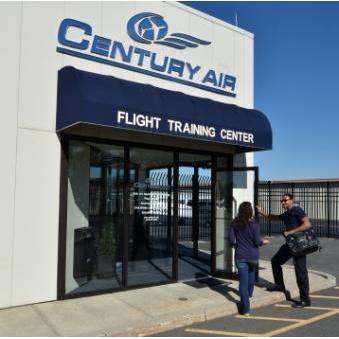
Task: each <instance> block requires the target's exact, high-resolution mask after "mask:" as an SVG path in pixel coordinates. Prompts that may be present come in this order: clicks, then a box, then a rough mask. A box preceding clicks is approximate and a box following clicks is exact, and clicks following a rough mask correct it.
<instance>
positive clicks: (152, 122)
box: [116, 110, 254, 144]
mask: <svg viewBox="0 0 339 339" xmlns="http://www.w3.org/2000/svg"><path fill="white" fill-rule="evenodd" d="M116 123H117V124H118V125H119V126H121V127H123V128H124V127H125V128H136V129H142V130H151V131H160V130H161V131H162V130H164V129H163V127H166V128H165V131H167V133H170V134H176V135H180V134H182V135H187V136H191V137H203V138H206V137H207V138H211V139H219V140H223V141H233V142H234V141H235V142H241V143H247V144H254V135H253V134H252V133H247V132H242V131H235V130H232V129H227V128H220V129H217V128H215V127H213V126H206V125H201V124H195V123H189V122H183V121H180V120H174V119H164V120H163V119H162V118H160V117H155V116H150V115H145V114H139V113H129V112H126V111H122V110H118V111H117V115H116ZM163 124H165V126H163Z"/></svg>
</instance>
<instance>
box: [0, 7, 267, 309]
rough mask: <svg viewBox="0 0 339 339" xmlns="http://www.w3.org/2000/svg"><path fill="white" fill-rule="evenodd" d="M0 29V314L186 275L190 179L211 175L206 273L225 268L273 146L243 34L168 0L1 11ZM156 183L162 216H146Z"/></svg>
mask: <svg viewBox="0 0 339 339" xmlns="http://www.w3.org/2000/svg"><path fill="white" fill-rule="evenodd" d="M0 30H1V32H2V38H1V43H2V48H1V51H0V67H1V78H0V86H1V87H0V89H1V101H0V112H1V117H2V119H1V120H2V123H1V127H0V129H1V133H0V138H1V143H0V144H1V154H2V164H1V169H0V173H1V176H0V177H1V188H2V194H1V196H2V200H1V215H2V220H1V237H0V273H1V279H0V308H5V307H10V306H16V305H23V304H30V303H36V302H43V301H50V300H56V299H61V298H67V297H69V296H74V295H83V294H84V293H90V294H93V293H102V292H112V291H115V290H117V289H120V290H121V289H124V288H126V287H128V286H139V285H149V284H158V283H163V282H173V281H177V280H180V279H182V277H181V270H182V269H183V266H180V265H183V264H181V261H180V258H181V256H185V255H188V256H189V254H187V253H188V252H187V253H186V252H185V253H186V254H185V253H184V250H185V249H184V250H183V247H182V245H181V244H179V239H178V228H180V227H182V225H181V223H180V209H178V198H177V194H178V189H180V187H179V188H178V185H179V186H180V182H179V183H178V174H180V173H188V172H187V171H188V168H190V169H191V170H192V169H193V171H194V175H195V177H194V178H193V179H192V180H193V182H192V185H193V186H194V185H196V186H195V187H196V189H197V190H198V191H199V185H198V184H197V182H198V179H197V178H198V176H199V170H200V169H201V168H205V169H206V168H207V169H209V170H210V175H211V188H210V193H208V194H210V197H211V198H209V199H210V201H211V213H210V216H209V217H210V220H211V222H210V225H211V226H210V229H209V232H210V237H209V239H210V248H209V251H207V252H209V253H210V256H209V259H208V260H210V261H209V262H208V263H207V266H206V261H205V264H204V265H205V266H204V269H205V271H206V270H207V271H208V273H209V274H212V275H218V274H224V273H227V272H229V271H230V270H231V261H230V260H231V256H230V252H229V249H228V245H227V239H226V229H227V225H228V223H229V221H230V219H231V218H232V215H233V214H234V207H236V205H235V203H237V204H238V203H239V202H240V201H242V200H244V199H246V200H253V195H254V191H253V187H254V186H253V182H254V173H255V171H254V169H253V168H252V166H253V153H252V152H253V151H255V150H260V149H270V148H271V146H272V133H271V127H270V124H269V122H268V120H267V119H266V117H265V116H264V115H263V114H262V113H260V112H258V111H256V110H254V109H253V90H254V89H253V35H252V34H251V33H249V32H246V31H244V30H242V29H240V28H238V27H234V26H232V25H229V24H227V23H225V22H222V21H220V20H218V19H216V18H213V17H211V16H208V15H206V14H204V13H201V12H199V11H196V10H194V9H191V8H189V7H186V6H184V5H182V4H179V3H173V2H135V3H132V2H112V3H110V2H46V3H44V2H24V3H19V2H7V3H6V2H3V3H0ZM69 66H70V67H69ZM146 85H151V86H152V87H151V86H146ZM234 105H236V106H234ZM233 167H240V168H241V169H239V170H238V171H236V172H234V171H232V168H233ZM245 167H249V168H250V169H245ZM151 171H153V173H156V172H157V171H158V172H159V173H160V172H162V173H165V177H163V178H162V180H165V181H166V180H167V182H166V183H163V187H164V194H163V199H164V201H167V202H168V204H170V205H168V206H172V208H166V209H164V210H165V211H167V212H168V211H172V212H171V214H172V215H165V216H164V215H163V216H161V217H159V215H157V214H156V215H155V216H154V215H153V216H152V215H148V216H147V211H148V207H149V206H150V204H151V205H152V189H150V187H149V186H148V182H147V180H149V177H150V173H151ZM185 171H186V172H185ZM194 180H197V181H196V182H195V184H194ZM197 185H198V186H197ZM157 194H158V193H157ZM195 197H196V198H195V199H196V200H194V198H193V204H195V207H194V206H193V207H192V211H193V214H194V213H196V214H195V216H194V215H193V222H192V225H197V224H198V223H199V216H198V214H199V207H197V206H198V200H199V193H198V194H196V195H195ZM157 199H159V194H158V195H157ZM197 199H198V200H197ZM162 204H163V202H162ZM152 206H153V207H154V203H153V205H152ZM194 211H196V212H194ZM167 214H168V213H167ZM152 227H153V231H152V232H150V231H149V230H150V228H152ZM192 227H193V228H194V227H195V226H192ZM155 228H156V229H159V230H162V231H161V232H160V231H159V232H160V233H159V234H158V235H157V236H154V234H155V233H154V229H155ZM197 230H198V226H196V228H195V230H192V232H191V234H194V235H193V238H192V241H191V243H192V246H193V248H194V251H193V252H194V253H193V252H192V253H193V254H192V258H193V259H194V260H196V261H199V255H200V252H199V250H200V248H198V247H199V231H197ZM197 232H198V233H197ZM150 234H152V236H150ZM186 250H187V249H186ZM187 251H188V250H187ZM197 253H198V255H197ZM205 253H206V251H205ZM193 259H192V260H193ZM206 267H207V268H206ZM186 273H187V271H186Z"/></svg>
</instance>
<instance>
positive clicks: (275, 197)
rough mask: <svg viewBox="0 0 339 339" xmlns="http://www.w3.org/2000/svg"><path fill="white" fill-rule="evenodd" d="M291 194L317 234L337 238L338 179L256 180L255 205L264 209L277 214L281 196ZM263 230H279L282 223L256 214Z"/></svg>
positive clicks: (265, 231)
mask: <svg viewBox="0 0 339 339" xmlns="http://www.w3.org/2000/svg"><path fill="white" fill-rule="evenodd" d="M285 193H292V194H293V196H294V200H295V202H296V203H297V204H299V205H300V206H301V207H302V208H303V209H304V210H305V212H306V213H307V215H308V216H309V218H310V219H311V223H312V225H313V228H314V230H315V232H316V234H317V235H318V236H322V237H333V238H339V180H318V181H316V180H309V181H285V182H283V181H261V182H259V193H258V194H259V196H258V201H259V205H260V206H262V208H263V209H264V211H265V212H267V213H270V214H281V213H283V209H282V207H281V202H280V200H281V197H282V196H283V194H285ZM259 221H260V224H261V225H262V230H263V233H265V234H266V235H271V234H277V233H281V231H282V230H283V223H282V222H280V221H269V220H267V219H266V218H263V217H261V216H259Z"/></svg>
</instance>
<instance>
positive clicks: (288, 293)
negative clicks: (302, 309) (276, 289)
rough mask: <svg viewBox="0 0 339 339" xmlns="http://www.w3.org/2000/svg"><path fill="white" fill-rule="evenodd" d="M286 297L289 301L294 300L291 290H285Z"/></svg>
mask: <svg viewBox="0 0 339 339" xmlns="http://www.w3.org/2000/svg"><path fill="white" fill-rule="evenodd" d="M284 293H285V298H286V300H287V301H291V300H292V296H291V292H290V291H289V290H285V292H284Z"/></svg>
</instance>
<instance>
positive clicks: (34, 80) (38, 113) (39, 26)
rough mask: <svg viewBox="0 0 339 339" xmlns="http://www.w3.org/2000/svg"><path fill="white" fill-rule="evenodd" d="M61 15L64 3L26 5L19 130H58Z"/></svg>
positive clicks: (23, 25) (22, 42)
mask: <svg viewBox="0 0 339 339" xmlns="http://www.w3.org/2000/svg"><path fill="white" fill-rule="evenodd" d="M62 15H63V3H62V2H49V3H43V2H42V3H41V2H23V18H22V40H21V45H22V52H21V64H20V104H19V126H20V127H25V128H35V129H42V130H49V131H54V130H55V118H56V92H57V74H56V69H58V68H59V66H60V65H61V59H62V57H61V56H60V55H59V54H58V53H56V51H55V49H56V36H57V27H58V22H59V21H60V19H61V18H62Z"/></svg>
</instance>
